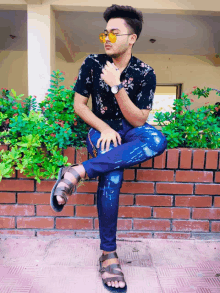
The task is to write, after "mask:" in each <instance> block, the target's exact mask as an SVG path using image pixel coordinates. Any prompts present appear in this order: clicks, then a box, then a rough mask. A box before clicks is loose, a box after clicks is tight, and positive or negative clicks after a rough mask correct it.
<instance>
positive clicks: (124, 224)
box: [94, 219, 132, 230]
mask: <svg viewBox="0 0 220 293" xmlns="http://www.w3.org/2000/svg"><path fill="white" fill-rule="evenodd" d="M94 229H96V230H98V229H99V221H98V219H95V224H94ZM131 229H132V220H131V219H118V222H117V230H131Z"/></svg>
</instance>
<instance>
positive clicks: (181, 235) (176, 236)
mask: <svg viewBox="0 0 220 293" xmlns="http://www.w3.org/2000/svg"><path fill="white" fill-rule="evenodd" d="M154 238H155V239H190V233H173V232H171V233H169V232H155V233H154Z"/></svg>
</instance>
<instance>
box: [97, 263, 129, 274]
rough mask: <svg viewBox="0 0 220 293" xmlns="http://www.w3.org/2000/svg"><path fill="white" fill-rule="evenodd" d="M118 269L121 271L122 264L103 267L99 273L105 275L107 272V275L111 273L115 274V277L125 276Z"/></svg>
mask: <svg viewBox="0 0 220 293" xmlns="http://www.w3.org/2000/svg"><path fill="white" fill-rule="evenodd" d="M116 268H117V269H118V268H119V269H121V266H120V264H110V265H108V266H107V267H102V268H101V269H100V270H99V272H100V273H105V272H107V273H110V274H113V275H118V276H123V275H124V274H123V273H122V272H121V271H119V270H117V269H116Z"/></svg>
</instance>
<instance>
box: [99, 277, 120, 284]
mask: <svg viewBox="0 0 220 293" xmlns="http://www.w3.org/2000/svg"><path fill="white" fill-rule="evenodd" d="M111 281H118V282H120V281H122V282H124V283H125V279H124V277H122V276H118V277H111V278H105V279H103V282H104V283H105V284H107V283H108V282H111Z"/></svg>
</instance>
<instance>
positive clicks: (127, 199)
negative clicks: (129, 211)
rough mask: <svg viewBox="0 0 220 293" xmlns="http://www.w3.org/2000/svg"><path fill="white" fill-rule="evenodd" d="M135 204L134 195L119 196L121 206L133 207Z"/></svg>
mask: <svg viewBox="0 0 220 293" xmlns="http://www.w3.org/2000/svg"><path fill="white" fill-rule="evenodd" d="M133 204H134V195H132V194H120V195H119V205H120V206H125V205H130V206H131V205H133Z"/></svg>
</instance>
